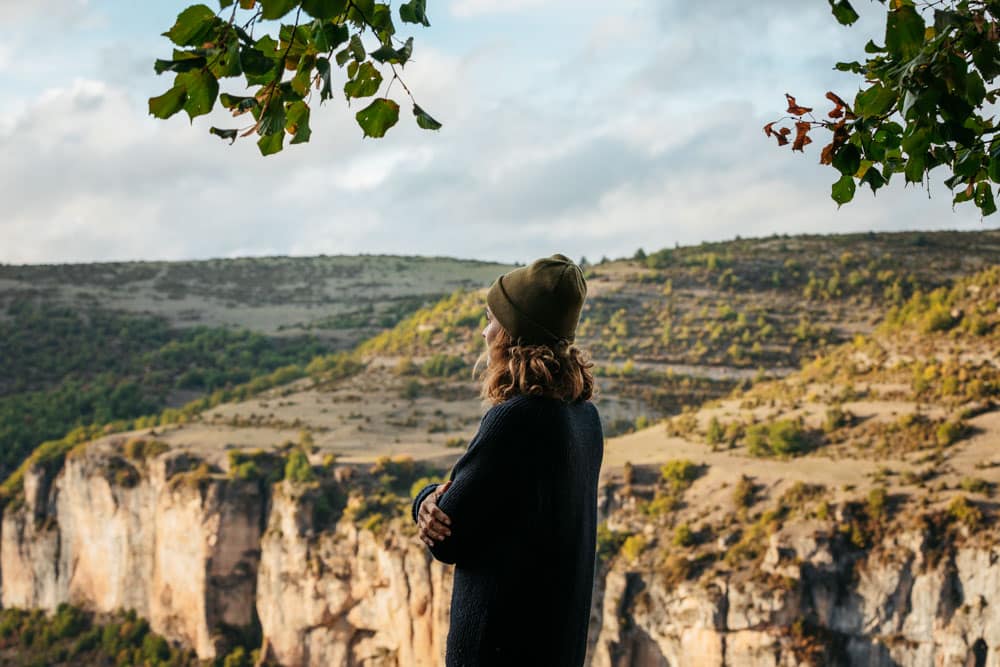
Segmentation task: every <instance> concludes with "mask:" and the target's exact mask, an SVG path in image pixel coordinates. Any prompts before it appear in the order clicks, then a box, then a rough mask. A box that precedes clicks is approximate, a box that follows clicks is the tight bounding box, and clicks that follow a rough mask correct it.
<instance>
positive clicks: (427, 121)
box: [413, 104, 441, 130]
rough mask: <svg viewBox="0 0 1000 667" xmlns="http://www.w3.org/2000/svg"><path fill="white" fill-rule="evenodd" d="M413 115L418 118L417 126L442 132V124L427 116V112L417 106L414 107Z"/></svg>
mask: <svg viewBox="0 0 1000 667" xmlns="http://www.w3.org/2000/svg"><path fill="white" fill-rule="evenodd" d="M413 115H414V116H416V117H417V125H418V126H419V127H422V128H423V129H425V130H440V129H441V123H439V122H437V121H436V120H434V119H433V118H431V117H430V116H428V115H427V112H426V111H424V110H423V109H421V108H420V107H419V106H417V105H416V104H414V105H413Z"/></svg>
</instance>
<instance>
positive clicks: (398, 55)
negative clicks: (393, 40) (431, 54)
mask: <svg viewBox="0 0 1000 667" xmlns="http://www.w3.org/2000/svg"><path fill="white" fill-rule="evenodd" d="M412 54H413V38H412V37H410V38H408V39H407V40H406V43H405V44H404V45H403V46H402V47H401V48H399V49H394V48H392V45H391V44H383V45H382V46H380V47H379V48H377V49H376V50H374V51H372V52H371V53H370V54H368V55H370V56H371V57H372V58H373V59H375V60H377V61H379V62H380V63H392V64H393V65H405V64H406V61H407V60H409V59H410V55H412Z"/></svg>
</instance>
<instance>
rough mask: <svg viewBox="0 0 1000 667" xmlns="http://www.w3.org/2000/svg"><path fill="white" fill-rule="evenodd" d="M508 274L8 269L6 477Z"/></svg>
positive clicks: (291, 265) (318, 267)
mask: <svg viewBox="0 0 1000 667" xmlns="http://www.w3.org/2000/svg"><path fill="white" fill-rule="evenodd" d="M510 268H512V267H510V266H507V265H501V264H491V263H487V262H475V261H462V260H454V259H447V258H421V257H390V256H358V257H306V258H289V257H266V258H248V259H231V260H222V259H220V260H206V261H198V262H127V263H103V264H67V265H50V266H8V265H2V266H0V369H2V372H0V475H2V476H6V475H7V474H8V473H9V472H11V471H12V470H13V469H14V468H16V467H17V466H18V465H19V464H20V463H21V461H22V460H23V458H24V457H25V456H26V455H27V454H28V453H29V452H31V450H32V449H34V448H35V447H36V446H37V445H38V444H39V443H41V442H43V441H46V440H51V439H54V438H60V437H62V436H63V435H65V434H66V433H67V432H69V431H70V430H71V429H74V428H77V427H91V426H94V425H111V424H113V423H117V424H118V426H117V427H114V426H112V428H122V427H126V426H127V424H126V423H127V422H130V420H134V419H135V418H138V417H145V416H148V415H154V418H153V421H154V422H155V421H156V417H155V415H158V414H159V413H160V412H161V411H162V410H164V409H165V408H176V407H180V406H181V405H183V404H185V403H188V402H190V401H192V400H195V399H198V398H199V397H202V396H205V395H208V394H211V393H213V392H218V391H222V390H226V389H228V388H233V387H235V386H237V385H241V384H244V383H250V382H251V381H253V380H258V383H260V381H261V380H264V382H263V385H262V386H270V385H271V384H272V382H273V381H275V380H281V378H282V377H283V378H285V379H286V380H287V379H294V378H298V377H301V376H302V375H303V374H304V373H305V371H304V369H305V367H306V366H307V365H308V364H309V362H310V361H312V360H313V359H314V358H317V357H320V356H322V355H327V354H331V353H333V352H335V351H337V350H343V349H350V348H352V347H353V346H354V345H356V344H357V343H358V342H359V341H361V340H363V339H365V338H367V337H369V336H371V335H373V334H375V333H377V332H379V331H381V330H382V329H384V328H386V327H391V326H393V325H395V324H396V323H397V322H398V321H399V320H400V319H401V318H403V317H405V316H407V315H408V314H409V313H411V312H412V311H413V310H415V309H417V308H419V307H420V306H422V305H424V304H427V303H433V302H435V301H436V300H438V299H440V298H441V297H443V296H445V295H447V294H448V293H450V292H452V291H453V290H455V289H457V288H461V287H479V286H481V285H484V284H488V283H489V282H490V281H492V280H493V279H495V278H496V276H497V275H499V274H501V273H503V272H504V271H506V270H509V269H510ZM281 369H283V370H281ZM278 371H281V372H279V373H278V374H277V375H274V376H273V379H267V378H269V377H271V376H272V374H274V373H275V372H278Z"/></svg>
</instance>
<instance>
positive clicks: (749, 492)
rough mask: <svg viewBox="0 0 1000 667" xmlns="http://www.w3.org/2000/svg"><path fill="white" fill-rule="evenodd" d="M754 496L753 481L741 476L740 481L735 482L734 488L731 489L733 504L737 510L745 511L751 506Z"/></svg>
mask: <svg viewBox="0 0 1000 667" xmlns="http://www.w3.org/2000/svg"><path fill="white" fill-rule="evenodd" d="M755 496H756V493H755V490H754V484H753V480H752V479H751V478H750V477H747V476H746V475H741V476H740V481H738V482H736V487H735V488H734V489H733V504H734V505H736V507H737V508H739V509H747V508H749V507H751V506H753V504H754V502H755V500H756V498H755Z"/></svg>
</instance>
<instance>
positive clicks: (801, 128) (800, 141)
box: [792, 121, 812, 153]
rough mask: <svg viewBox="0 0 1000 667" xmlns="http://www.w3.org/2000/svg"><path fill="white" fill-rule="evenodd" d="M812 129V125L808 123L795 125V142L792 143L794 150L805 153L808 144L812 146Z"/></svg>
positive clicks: (800, 122) (801, 122) (802, 122)
mask: <svg viewBox="0 0 1000 667" xmlns="http://www.w3.org/2000/svg"><path fill="white" fill-rule="evenodd" d="M811 129H812V124H811V123H806V122H804V121H798V122H797V123H795V141H794V142H792V150H793V151H799V152H800V153H801V152H804V151H803V149H804V148H805V145H806V144H811V143H812V139H810V138H809V130H811Z"/></svg>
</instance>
